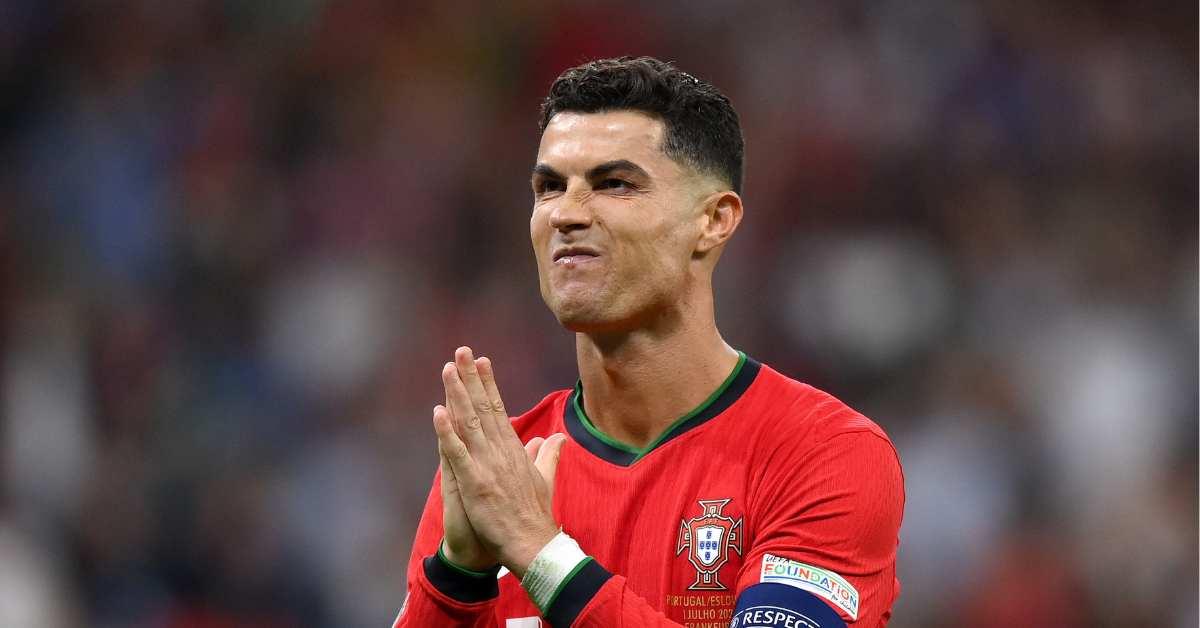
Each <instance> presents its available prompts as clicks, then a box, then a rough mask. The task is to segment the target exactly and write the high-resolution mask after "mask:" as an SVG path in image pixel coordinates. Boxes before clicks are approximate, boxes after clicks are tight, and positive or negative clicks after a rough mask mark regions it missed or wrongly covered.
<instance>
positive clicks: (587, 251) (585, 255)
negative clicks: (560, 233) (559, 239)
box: [553, 246, 600, 266]
mask: <svg viewBox="0 0 1200 628" xmlns="http://www.w3.org/2000/svg"><path fill="white" fill-rule="evenodd" d="M597 257H600V252H599V251H597V250H596V249H594V248H592V247H589V246H564V247H559V248H558V249H555V251H554V256H553V260H554V263H555V264H556V265H559V266H566V265H574V264H580V263H583V262H588V261H591V260H594V259H596V258H597Z"/></svg>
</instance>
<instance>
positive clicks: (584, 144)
mask: <svg viewBox="0 0 1200 628" xmlns="http://www.w3.org/2000/svg"><path fill="white" fill-rule="evenodd" d="M664 132H665V129H664V127H663V123H662V121H660V120H658V119H657V118H654V117H653V116H650V115H647V114H644V113H641V112H639V111H610V112H604V113H579V112H575V111H564V112H562V113H558V114H555V116H554V117H553V118H551V119H550V122H549V123H548V124H547V125H546V129H545V131H544V132H543V133H542V141H541V144H539V145H538V155H537V160H538V163H542V164H546V165H548V166H551V167H553V168H554V169H555V170H558V171H559V172H563V173H564V174H566V173H569V172H571V171H585V170H587V169H588V168H591V167H592V166H595V165H596V164H598V163H604V162H607V161H614V160H618V159H628V160H629V161H632V162H634V163H636V164H638V165H640V166H642V167H643V168H645V169H646V170H647V171H648V172H650V173H651V174H667V172H666V171H667V170H674V168H673V166H674V163H673V162H672V160H671V159H670V158H668V157H667V156H666V155H665V154H664V153H663V152H662V142H663V134H664ZM655 171H662V172H655Z"/></svg>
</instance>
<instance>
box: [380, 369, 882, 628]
mask: <svg viewBox="0 0 1200 628" xmlns="http://www.w3.org/2000/svg"><path fill="white" fill-rule="evenodd" d="M583 395H584V391H583V389H582V386H580V385H576V387H575V388H574V390H562V391H558V392H555V393H552V394H550V395H548V396H547V397H546V398H545V399H543V400H542V401H541V402H540V403H539V404H538V405H537V406H536V407H534V408H533V409H532V410H530V411H529V412H527V413H525V414H524V415H522V416H520V417H518V418H517V419H514V422H513V427H514V428H515V430H516V432H517V434H518V435H519V436H520V438H521V440H522V441H528V440H529V439H531V438H533V437H536V436H543V437H545V436H549V435H551V434H553V433H555V432H565V433H567V434H568V436H569V438H568V439H567V442H566V443H565V444H564V447H563V451H562V455H561V458H560V460H559V464H558V472H557V475H556V478H555V487H554V504H553V509H554V516H555V518H556V520H557V521H558V523H559V524H560V525H561V526H562V528H563V531H564V532H566V533H567V534H569V535H570V536H571V537H573V538H574V539H575V540H576V541H578V543H579V545H580V547H581V548H582V549H583V551H584V552H586V553H587V554H588V555H589V556H590V557H592V559H593V560H589V561H587V562H586V563H584V564H582V565H581V567H580V568H579V569H578V570H577V571H576V573H575V574H574V575H573V576H572V577H571V578H569V579H568V580H567V581H566V582H564V583H563V585H562V587H561V588H560V589H559V591H558V593H557V594H556V595H555V597H554V598H553V600H552V601H551V602H550V604H549V605H548V607H547V609H546V610H545V612H542V611H541V610H539V609H538V608H537V607H535V606H534V604H533V602H531V601H530V599H529V597H528V596H527V595H526V594H525V591H524V590H523V589H522V588H521V585H520V582H518V581H517V579H516V578H515V577H514V576H513V575H512V574H509V573H507V570H500V571H499V573H497V572H495V571H493V572H490V573H474V572H465V571H463V570H460V569H457V568H455V567H454V566H453V565H450V564H448V563H447V562H446V561H445V560H444V559H443V558H441V557H440V554H439V547H440V544H441V539H442V503H441V494H440V487H439V482H440V476H437V477H435V478H434V486H433V490H432V491H431V492H430V494H429V499H428V502H427V503H426V506H425V512H424V515H423V516H422V519H421V523H420V525H419V526H418V529H417V535H416V540H415V542H414V544H413V548H412V555H411V560H410V563H409V568H408V587H409V593H408V597H407V598H406V601H405V606H404V608H403V609H402V610H401V613H400V616H399V617H398V618H397V619H396V622H395V628H415V627H427V626H437V627H442V626H446V627H450V626H474V627H481V628H482V627H489V628H491V627H499V628H509V627H511V626H554V627H555V628H566V627H567V626H579V627H589V628H591V627H595V628H614V627H645V626H689V627H697V628H708V627H713V628H716V627H722V628H723V627H725V626H729V625H730V624H731V622H734V620H735V610H736V613H737V615H736V617H737V621H736V622H735V623H734V625H736V626H739V627H740V628H745V627H750V626H760V625H761V626H775V625H778V626H784V625H788V626H819V627H820V628H830V627H831V626H833V627H836V626H841V625H843V623H844V624H845V625H850V626H855V627H860V626H870V627H875V626H885V625H886V624H887V621H888V618H889V616H890V615H891V607H892V603H893V602H894V601H895V599H896V597H897V596H898V595H899V592H900V583H899V580H898V579H897V578H896V550H897V547H898V543H899V536H898V535H899V529H900V521H901V515H902V513H903V510H904V481H903V476H902V472H901V469H900V461H899V458H898V456H897V454H896V451H895V449H894V448H893V447H892V443H891V441H889V440H888V438H887V436H886V435H885V434H884V433H883V431H882V430H881V429H880V428H879V426H877V425H876V424H875V423H873V422H872V421H870V420H869V419H867V418H866V417H864V416H862V415H861V414H859V413H857V412H855V411H854V410H851V409H850V408H849V407H847V406H846V405H845V404H843V403H842V402H840V401H838V400H837V399H835V398H834V397H832V396H830V395H828V394H826V393H824V392H822V391H820V390H817V389H816V388H813V387H812V386H809V385H807V384H803V383H800V382H797V381H795V380H792V379H790V378H788V377H785V376H783V375H781V374H780V373H778V372H776V371H775V370H773V369H771V368H770V367H768V366H765V365H762V364H760V363H758V362H756V361H754V360H752V359H749V358H746V357H745V355H744V354H743V355H741V357H740V359H739V361H738V365H737V367H736V368H735V369H734V371H733V372H732V373H731V374H730V375H729V377H728V379H727V380H726V381H725V382H724V383H723V384H722V385H721V387H720V388H719V389H718V390H716V391H715V392H714V393H713V395H712V396H711V397H710V398H709V399H708V400H707V401H705V402H704V403H703V404H701V406H700V407H698V408H696V409H695V410H694V411H692V412H690V413H688V414H687V415H685V416H683V417H681V418H680V419H679V420H678V421H676V422H675V424H673V425H672V426H671V427H670V428H669V429H668V430H667V431H666V432H665V433H664V434H663V435H662V436H661V437H659V438H658V440H656V441H655V442H654V443H652V444H651V445H650V446H649V447H646V448H645V449H644V450H639V449H635V448H633V447H630V446H628V445H624V444H622V443H619V442H616V441H614V440H612V439H611V438H609V437H607V436H606V435H604V434H602V433H601V432H600V431H599V430H597V429H596V428H595V426H594V425H592V423H591V421H590V420H589V419H588V417H587V415H586V413H585V412H584V404H583ZM739 598H740V599H739ZM818 600H819V603H818ZM801 607H804V608H801ZM805 608H807V609H808V610H807V611H805V610H804V609H805ZM789 613H790V615H789ZM802 613H807V614H806V615H804V614H802ZM793 616H798V617H802V618H803V619H796V618H795V617H793ZM789 618H791V619H789ZM823 618H824V619H823ZM806 620H807V621H808V622H809V623H806ZM788 622H791V623H788Z"/></svg>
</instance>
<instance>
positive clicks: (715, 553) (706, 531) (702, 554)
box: [695, 525, 725, 567]
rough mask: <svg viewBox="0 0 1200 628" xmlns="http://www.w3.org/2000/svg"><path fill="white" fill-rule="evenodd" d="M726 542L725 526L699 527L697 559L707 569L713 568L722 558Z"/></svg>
mask: <svg viewBox="0 0 1200 628" xmlns="http://www.w3.org/2000/svg"><path fill="white" fill-rule="evenodd" d="M724 542H725V527H724V526H714V525H707V526H698V527H697V528H696V541H695V543H696V550H695V551H696V558H697V559H698V560H699V561H700V563H701V564H702V565H704V566H705V567H710V566H712V564H713V563H715V562H717V559H718V558H720V557H721V550H722V549H723V548H724V546H723V545H722V543H724Z"/></svg>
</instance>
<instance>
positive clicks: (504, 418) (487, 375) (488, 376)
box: [475, 358, 516, 436]
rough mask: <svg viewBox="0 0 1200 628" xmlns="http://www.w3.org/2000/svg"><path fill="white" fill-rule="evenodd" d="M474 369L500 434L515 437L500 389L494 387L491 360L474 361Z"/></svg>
mask: <svg viewBox="0 0 1200 628" xmlns="http://www.w3.org/2000/svg"><path fill="white" fill-rule="evenodd" d="M475 367H476V370H478V371H479V379H480V380H481V381H482V382H483V390H484V392H485V393H486V394H487V396H488V399H490V400H491V402H492V412H493V413H494V414H495V415H496V424H497V427H498V428H499V431H500V433H501V434H505V433H508V434H512V435H514V436H515V435H516V432H515V431H514V430H513V427H512V421H511V420H510V419H509V418H508V410H507V409H506V408H505V407H504V400H503V399H501V398H500V388H499V387H498V386H497V385H496V372H495V370H493V369H492V360H491V358H479V359H478V360H476V361H475Z"/></svg>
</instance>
